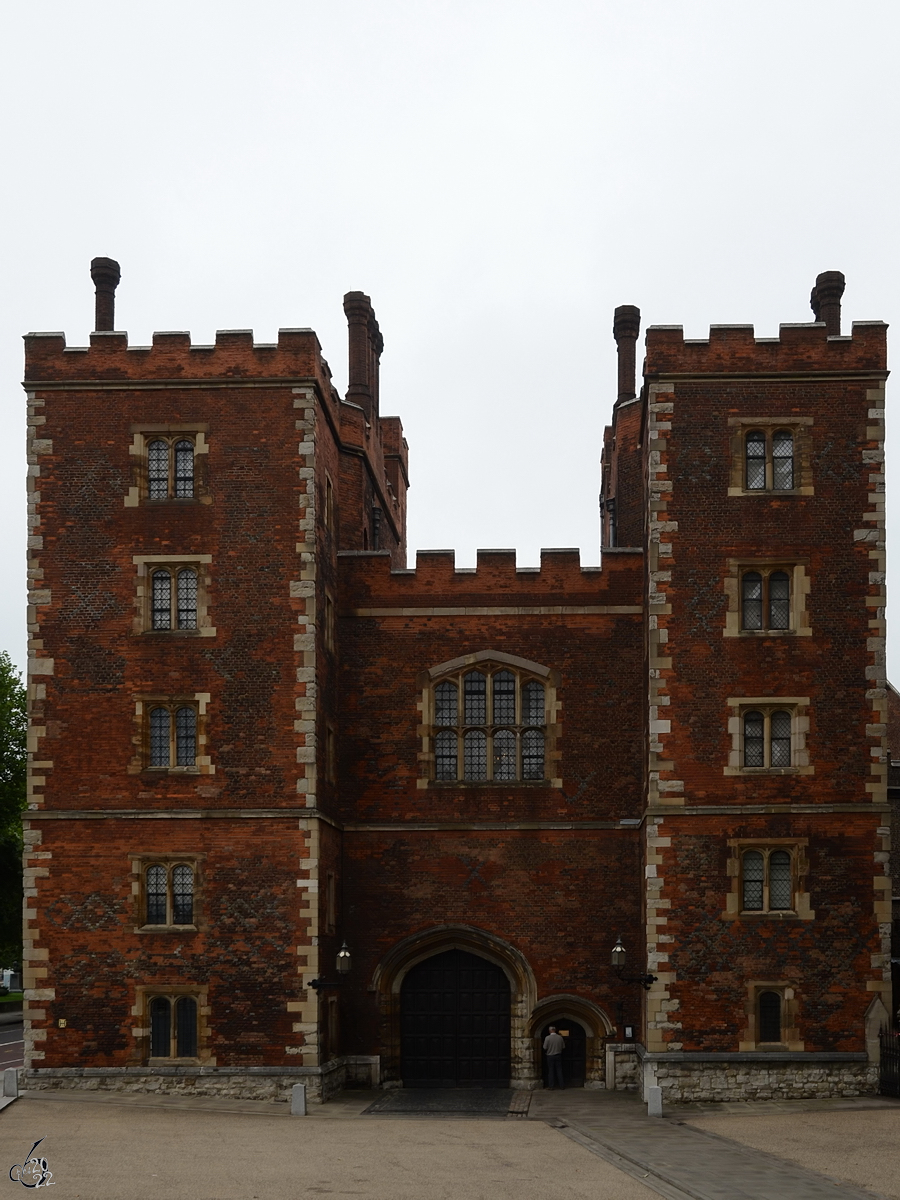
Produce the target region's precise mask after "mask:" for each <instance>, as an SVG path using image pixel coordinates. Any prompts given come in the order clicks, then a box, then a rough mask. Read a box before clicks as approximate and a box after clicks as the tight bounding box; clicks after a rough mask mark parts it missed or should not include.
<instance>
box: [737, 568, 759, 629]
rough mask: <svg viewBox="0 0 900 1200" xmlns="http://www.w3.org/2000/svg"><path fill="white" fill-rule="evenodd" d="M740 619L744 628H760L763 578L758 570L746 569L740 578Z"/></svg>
mask: <svg viewBox="0 0 900 1200" xmlns="http://www.w3.org/2000/svg"><path fill="white" fill-rule="evenodd" d="M741 603H742V614H741V615H742V621H741V626H742V628H744V629H762V627H763V623H762V619H763V579H762V575H760V573H759V572H758V571H747V572H745V573H744V576H743V578H742V579H741Z"/></svg>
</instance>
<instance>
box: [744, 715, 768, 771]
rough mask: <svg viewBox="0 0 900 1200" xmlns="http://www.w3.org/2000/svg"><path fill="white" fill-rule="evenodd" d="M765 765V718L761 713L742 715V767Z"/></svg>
mask: <svg viewBox="0 0 900 1200" xmlns="http://www.w3.org/2000/svg"><path fill="white" fill-rule="evenodd" d="M765 765H766V756H765V718H764V717H763V714H762V713H761V712H748V713H744V766H745V767H764V766H765Z"/></svg>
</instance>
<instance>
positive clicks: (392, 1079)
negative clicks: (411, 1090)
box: [370, 925, 540, 1089]
mask: <svg viewBox="0 0 900 1200" xmlns="http://www.w3.org/2000/svg"><path fill="white" fill-rule="evenodd" d="M448 950H462V951H465V952H467V953H469V954H475V955H477V956H478V957H479V958H483V959H486V960H487V961H488V962H490V963H493V964H495V965H496V966H497V967H499V968H500V969H501V970H502V971H503V973H504V975H505V976H506V978H507V980H508V981H509V991H510V1086H511V1087H514V1088H520V1089H531V1088H535V1087H537V1086H538V1083H539V1080H540V1075H539V1074H538V1073H537V1071H536V1069H535V1060H534V1053H533V1050H532V1045H531V1042H532V1039H531V1029H530V1016H531V1012H532V1010H533V1008H534V1003H535V999H536V987H535V980H534V974H533V972H532V970H531V967H530V966H529V965H528V962H527V961H526V959H525V957H524V955H522V954H521V953H520V952H519V951H518V950H516V948H515V947H514V946H512V945H510V944H509V942H505V941H504V940H503V939H502V938H498V937H496V936H495V935H494V934H491V933H488V932H487V931H486V930H484V929H477V928H475V927H474V926H469V925H438V926H434V927H432V928H431V929H427V930H424V931H423V932H422V933H418V934H413V935H412V936H411V937H408V938H404V939H403V941H402V942H398V943H397V945H396V946H394V947H393V948H392V949H391V950H389V951H388V953H387V954H386V955H385V956H384V958H383V959H382V960H381V962H380V963H379V964H378V966H377V967H376V969H375V973H374V975H373V977H372V983H371V985H370V986H371V988H372V990H374V991H375V992H376V994H377V996H378V1005H379V1011H380V1016H381V1076H382V1080H383V1081H384V1083H385V1085H386V1086H387V1087H399V1086H401V1084H402V1074H401V1071H402V1068H401V1062H402V1044H401V1043H402V1031H401V1004H400V993H401V989H402V986H403V981H404V979H405V978H406V976H407V974H408V973H409V972H410V971H411V970H412V969H413V968H414V967H416V966H418V964H419V963H422V962H424V961H425V960H426V959H428V958H431V957H433V956H434V955H437V954H441V953H443V952H445V951H448Z"/></svg>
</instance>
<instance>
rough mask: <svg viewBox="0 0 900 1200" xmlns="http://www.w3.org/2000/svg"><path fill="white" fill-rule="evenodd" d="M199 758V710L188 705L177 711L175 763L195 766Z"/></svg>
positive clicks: (181, 765)
mask: <svg viewBox="0 0 900 1200" xmlns="http://www.w3.org/2000/svg"><path fill="white" fill-rule="evenodd" d="M196 760H197V710H196V709H194V708H189V707H188V706H187V705H184V706H183V707H181V708H179V709H178V711H177V712H176V713H175V763H176V766H179V767H193V766H195V765H196Z"/></svg>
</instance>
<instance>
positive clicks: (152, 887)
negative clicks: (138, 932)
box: [144, 865, 169, 925]
mask: <svg viewBox="0 0 900 1200" xmlns="http://www.w3.org/2000/svg"><path fill="white" fill-rule="evenodd" d="M144 886H145V887H146V902H147V920H146V924H147V925H167V924H168V915H169V914H168V907H167V896H168V879H167V873H166V868H165V867H160V866H157V865H154V866H152V867H148V868H147V874H146V877H145V883H144Z"/></svg>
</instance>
